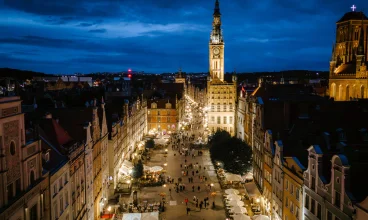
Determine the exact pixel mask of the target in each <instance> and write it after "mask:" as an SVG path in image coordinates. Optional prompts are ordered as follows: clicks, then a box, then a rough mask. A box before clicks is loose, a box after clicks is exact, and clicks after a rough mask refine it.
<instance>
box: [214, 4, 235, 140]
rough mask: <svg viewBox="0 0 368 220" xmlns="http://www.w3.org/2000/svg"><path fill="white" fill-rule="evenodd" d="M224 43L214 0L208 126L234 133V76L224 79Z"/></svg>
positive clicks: (217, 5) (218, 6)
mask: <svg viewBox="0 0 368 220" xmlns="http://www.w3.org/2000/svg"><path fill="white" fill-rule="evenodd" d="M224 49H225V43H224V39H223V35H222V29H221V13H220V4H219V1H218V0H216V3H215V10H214V13H213V23H212V32H211V37H210V43H209V68H210V70H209V76H208V78H207V108H208V128H209V129H210V131H212V132H215V131H216V130H226V131H228V132H229V133H230V134H231V135H232V136H234V135H235V133H236V132H235V102H236V80H237V79H236V76H235V75H234V76H233V77H232V82H226V81H225V79H224V72H225V67H224V60H225V56H224V55H225V54H224Z"/></svg>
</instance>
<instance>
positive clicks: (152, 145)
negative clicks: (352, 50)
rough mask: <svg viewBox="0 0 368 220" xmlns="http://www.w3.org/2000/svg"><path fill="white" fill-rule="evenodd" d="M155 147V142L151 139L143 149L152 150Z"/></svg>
mask: <svg viewBox="0 0 368 220" xmlns="http://www.w3.org/2000/svg"><path fill="white" fill-rule="evenodd" d="M154 146H155V141H154V140H152V139H149V140H148V141H146V144H145V147H146V148H154Z"/></svg>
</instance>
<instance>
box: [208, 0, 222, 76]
mask: <svg viewBox="0 0 368 220" xmlns="http://www.w3.org/2000/svg"><path fill="white" fill-rule="evenodd" d="M224 47H225V44H224V39H223V37H222V30H221V13H220V3H219V1H218V0H216V3H215V10H214V13H213V22H212V32H211V37H210V45H209V49H210V52H209V55H210V57H209V61H210V77H211V79H219V80H221V81H224Z"/></svg>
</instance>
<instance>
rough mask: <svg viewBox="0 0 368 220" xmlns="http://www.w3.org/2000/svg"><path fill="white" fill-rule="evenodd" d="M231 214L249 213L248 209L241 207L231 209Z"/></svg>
mask: <svg viewBox="0 0 368 220" xmlns="http://www.w3.org/2000/svg"><path fill="white" fill-rule="evenodd" d="M231 212H233V213H247V209H246V208H244V207H241V206H235V207H233V208H231Z"/></svg>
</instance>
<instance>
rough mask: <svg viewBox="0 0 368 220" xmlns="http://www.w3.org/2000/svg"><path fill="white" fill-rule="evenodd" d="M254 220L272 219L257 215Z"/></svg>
mask: <svg viewBox="0 0 368 220" xmlns="http://www.w3.org/2000/svg"><path fill="white" fill-rule="evenodd" d="M252 219H253V220H270V218H269V217H268V216H266V215H255V216H253V217H252Z"/></svg>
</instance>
